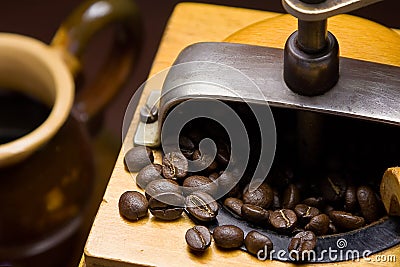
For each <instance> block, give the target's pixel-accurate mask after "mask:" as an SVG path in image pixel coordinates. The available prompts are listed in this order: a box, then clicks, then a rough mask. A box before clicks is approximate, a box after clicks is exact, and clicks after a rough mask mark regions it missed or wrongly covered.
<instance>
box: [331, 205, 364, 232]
mask: <svg viewBox="0 0 400 267" xmlns="http://www.w3.org/2000/svg"><path fill="white" fill-rule="evenodd" d="M329 218H330V219H331V220H332V222H333V223H334V224H335V225H336V226H338V227H340V228H343V229H346V230H354V229H358V228H361V227H362V226H364V223H365V220H364V218H363V217H359V216H355V215H353V214H351V213H347V212H345V211H336V210H333V211H331V212H330V213H329Z"/></svg>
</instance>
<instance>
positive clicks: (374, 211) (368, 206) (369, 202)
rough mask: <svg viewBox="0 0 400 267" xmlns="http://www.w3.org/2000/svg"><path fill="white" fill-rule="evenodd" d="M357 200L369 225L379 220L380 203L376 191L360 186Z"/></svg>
mask: <svg viewBox="0 0 400 267" xmlns="http://www.w3.org/2000/svg"><path fill="white" fill-rule="evenodd" d="M357 200H358V203H359V205H360V208H361V213H362V215H363V217H364V218H365V221H366V222H367V223H371V222H374V221H376V220H378V219H379V217H380V203H379V202H378V199H377V198H376V196H375V193H374V191H373V190H372V189H371V188H370V187H369V186H360V187H359V188H358V189H357Z"/></svg>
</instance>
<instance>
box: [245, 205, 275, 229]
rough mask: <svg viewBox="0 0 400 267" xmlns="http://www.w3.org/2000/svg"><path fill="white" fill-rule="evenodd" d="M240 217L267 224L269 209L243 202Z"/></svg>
mask: <svg viewBox="0 0 400 267" xmlns="http://www.w3.org/2000/svg"><path fill="white" fill-rule="evenodd" d="M241 213H242V217H243V219H245V220H246V221H248V222H252V223H257V224H263V225H267V224H268V222H269V211H268V210H266V209H263V208H261V207H259V206H256V205H252V204H243V206H242V211H241Z"/></svg>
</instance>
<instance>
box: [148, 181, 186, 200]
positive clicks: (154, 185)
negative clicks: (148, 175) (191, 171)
mask: <svg viewBox="0 0 400 267" xmlns="http://www.w3.org/2000/svg"><path fill="white" fill-rule="evenodd" d="M161 193H177V194H180V195H181V194H182V190H181V188H180V187H179V185H178V183H177V182H175V181H174V180H171V179H158V180H154V181H151V182H150V183H149V184H148V185H147V186H146V188H145V195H146V198H147V199H150V198H151V197H153V196H157V195H159V194H161Z"/></svg>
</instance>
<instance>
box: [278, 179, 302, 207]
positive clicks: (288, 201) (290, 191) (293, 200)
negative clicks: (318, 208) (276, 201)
mask: <svg viewBox="0 0 400 267" xmlns="http://www.w3.org/2000/svg"><path fill="white" fill-rule="evenodd" d="M299 203H300V191H299V189H298V188H297V186H295V185H294V184H290V185H288V187H286V189H285V191H284V192H283V203H282V204H283V208H284V209H293V208H294V207H295V206H296V205H297V204H299Z"/></svg>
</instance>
